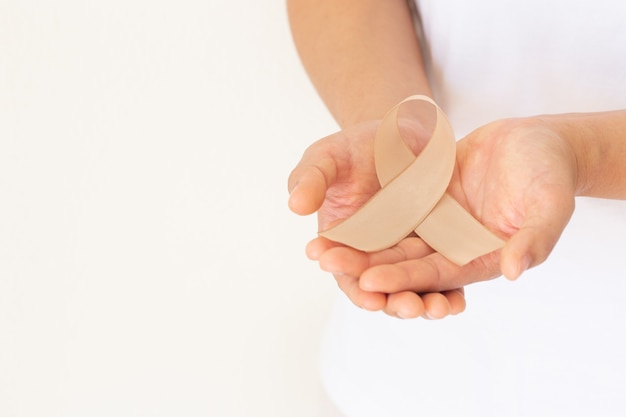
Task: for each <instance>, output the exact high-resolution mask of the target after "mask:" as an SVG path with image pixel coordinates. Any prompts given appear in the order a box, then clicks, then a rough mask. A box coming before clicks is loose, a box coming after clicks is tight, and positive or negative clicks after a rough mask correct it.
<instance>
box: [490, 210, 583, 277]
mask: <svg viewBox="0 0 626 417" xmlns="http://www.w3.org/2000/svg"><path fill="white" fill-rule="evenodd" d="M573 210H574V204H573V202H572V203H571V204H570V205H566V204H560V205H555V206H554V207H553V208H552V209H546V207H541V208H540V209H538V210H536V211H535V213H534V214H533V215H530V216H527V217H526V218H525V219H524V222H523V224H522V226H521V227H520V228H519V229H518V231H517V232H515V234H513V236H511V237H510V238H509V240H508V241H507V243H506V245H505V246H504V248H502V254H501V257H500V269H501V271H502V274H503V275H504V276H505V277H506V278H507V279H510V280H515V279H517V278H518V277H519V276H520V275H521V274H522V273H523V272H524V271H526V270H527V269H529V268H531V267H533V266H536V265H539V264H540V263H542V262H543V261H545V260H546V259H547V258H548V256H549V255H550V253H551V252H552V249H554V246H555V245H556V243H557V242H558V240H559V238H560V237H561V233H562V232H563V230H564V229H565V226H567V223H568V222H569V219H570V217H571V215H572V213H573Z"/></svg>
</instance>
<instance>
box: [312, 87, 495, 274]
mask: <svg viewBox="0 0 626 417" xmlns="http://www.w3.org/2000/svg"><path fill="white" fill-rule="evenodd" d="M412 100H421V101H424V102H428V103H430V104H432V105H433V106H434V107H435V109H436V116H437V117H436V123H435V127H434V129H433V133H432V137H431V138H430V140H429V142H428V143H427V144H426V146H425V147H424V149H423V150H422V151H421V152H420V153H419V155H417V156H416V155H414V154H413V152H412V151H411V149H409V147H408V146H407V145H406V144H405V143H404V141H403V140H402V136H401V134H400V130H399V127H398V111H399V109H400V107H401V105H402V104H404V103H406V102H408V101H412ZM374 159H375V164H376V174H377V176H378V181H379V183H380V185H381V187H382V188H381V189H380V190H379V191H378V192H377V193H376V194H375V195H374V196H373V197H372V198H371V199H370V200H368V201H367V202H366V203H365V204H364V205H363V206H362V207H360V208H359V209H358V210H357V211H356V212H355V213H354V214H353V215H352V216H350V217H348V218H347V219H345V220H344V221H342V222H341V223H339V224H337V225H336V226H334V227H332V228H331V229H328V230H326V231H323V232H321V233H320V235H321V236H323V237H325V238H327V239H330V240H333V241H336V242H340V243H343V244H345V245H348V246H351V247H353V248H356V249H359V250H362V251H366V252H374V251H378V250H382V249H386V248H389V247H391V246H393V245H395V244H396V243H398V242H399V241H400V240H402V239H403V238H405V237H406V236H408V235H409V234H410V233H411V232H413V231H415V232H416V233H417V235H418V236H419V237H420V238H422V239H423V240H424V241H425V242H426V243H427V244H428V245H429V246H430V247H432V248H433V249H434V250H436V251H437V252H439V253H441V254H442V255H443V256H445V257H446V258H447V259H449V260H450V261H452V262H454V263H456V264H457V265H465V264H466V263H468V262H470V261H472V260H474V259H476V258H478V257H480V256H482V255H485V254H487V253H489V252H492V251H494V250H496V249H499V248H501V247H502V246H503V245H504V242H503V241H502V240H501V239H500V238H498V237H497V236H496V235H494V234H493V233H491V232H490V231H489V230H488V229H487V228H486V227H485V226H483V225H482V224H481V223H480V222H479V221H478V220H476V219H475V218H474V217H472V215H471V214H470V213H468V212H467V210H465V209H464V208H463V207H462V206H461V205H460V204H459V203H458V202H457V201H456V200H455V199H454V198H453V197H451V196H450V195H449V194H447V193H446V189H447V188H448V185H449V183H450V179H451V178H452V173H453V171H454V165H455V162H456V141H455V139H454V133H453V131H452V127H451V126H450V123H449V121H448V119H447V117H446V115H445V114H444V113H443V111H442V110H441V109H440V108H439V106H437V104H436V103H435V102H434V101H433V100H432V99H430V98H429V97H426V96H411V97H408V98H406V99H405V100H403V101H402V102H400V103H398V104H397V105H396V106H394V107H393V108H392V109H391V110H390V111H389V112H388V113H387V115H385V117H384V118H383V120H382V122H381V125H380V127H379V128H378V131H377V133H376V137H375V139H374Z"/></svg>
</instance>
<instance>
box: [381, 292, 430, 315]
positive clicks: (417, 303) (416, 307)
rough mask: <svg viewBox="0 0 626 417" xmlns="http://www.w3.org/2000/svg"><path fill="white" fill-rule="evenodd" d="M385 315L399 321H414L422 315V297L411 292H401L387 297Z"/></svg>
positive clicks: (423, 310)
mask: <svg viewBox="0 0 626 417" xmlns="http://www.w3.org/2000/svg"><path fill="white" fill-rule="evenodd" d="M384 311H385V313H386V314H388V315H389V316H392V317H398V318H401V319H414V318H417V317H420V316H422V315H423V314H424V312H425V309H424V302H423V301H422V297H420V296H419V295H418V294H416V293H414V292H413V291H402V292H399V293H395V294H389V295H388V296H387V305H386V306H385V309H384Z"/></svg>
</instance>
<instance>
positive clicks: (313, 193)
mask: <svg viewBox="0 0 626 417" xmlns="http://www.w3.org/2000/svg"><path fill="white" fill-rule="evenodd" d="M377 127H378V122H369V123H364V124H360V125H357V126H355V127H353V128H350V129H347V130H344V131H341V132H338V133H336V134H334V135H331V136H328V137H326V138H324V139H321V140H320V141H318V142H316V143H314V144H313V145H312V146H310V147H309V148H308V149H307V150H306V152H305V153H304V155H303V157H302V160H301V161H300V163H299V164H298V165H297V166H296V168H295V169H294V170H293V171H292V173H291V175H290V177H289V191H290V198H289V206H290V208H291V210H293V211H294V212H295V213H297V214H301V215H306V214H311V213H314V212H316V211H317V213H318V224H319V229H320V230H325V229H327V228H329V227H330V226H331V225H332V224H333V223H336V222H337V221H340V220H342V219H344V218H346V217H348V216H350V215H351V214H352V213H354V212H355V211H356V210H357V209H358V208H359V207H360V206H361V205H363V204H364V203H365V202H366V201H367V200H368V199H369V198H370V197H371V196H372V195H374V193H376V191H378V190H379V189H380V185H379V183H378V180H377V177H376V172H375V167H374V158H373V139H374V135H375V133H376V129H377ZM403 130H405V132H412V133H413V134H406V135H405V136H406V137H407V138H411V143H409V144H410V146H412V148H414V149H416V150H419V148H420V143H421V144H423V143H425V140H427V136H426V135H425V134H424V129H421V127H420V126H418V125H417V124H415V123H413V124H412V127H411V128H409V127H408V123H407V126H405V128H404V129H403ZM407 242H410V241H407ZM407 242H403V243H401V244H400V245H399V246H398V247H399V248H401V247H402V246H403V245H404V243H407ZM422 247H423V248H424V249H425V250H427V251H428V252H432V251H431V250H430V249H429V248H428V247H426V246H425V245H422ZM330 249H333V250H334V251H333V252H332V253H333V254H335V255H336V256H334V257H333V258H336V259H338V260H340V259H341V252H340V251H341V250H342V249H343V250H347V251H348V253H349V254H354V253H355V252H354V251H353V250H351V249H349V248H347V247H345V246H343V245H340V244H337V243H334V242H331V241H329V240H326V239H323V238H318V239H315V240H314V241H313V242H312V243H311V244H309V246H308V248H307V254H308V256H309V257H310V258H311V259H314V260H319V259H320V257H321V256H322V255H323V254H325V253H326V252H327V251H329V250H330ZM337 250H339V252H337ZM394 251H395V250H394V249H392V250H390V251H389V252H386V255H385V254H383V256H377V255H372V256H368V255H366V254H364V253H362V252H358V255H361V256H363V257H364V259H367V261H368V263H367V265H366V266H367V267H369V266H372V265H377V264H379V263H380V262H384V263H390V262H397V261H399V260H400V258H398V256H397V254H398V253H399V252H394ZM394 254H395V255H394ZM387 255H390V256H391V257H390V256H387ZM363 270H364V268H359V269H358V272H359V273H357V274H356V275H352V274H349V273H344V272H342V271H336V273H334V274H333V275H334V276H335V279H336V280H337V283H338V285H339V287H340V288H341V289H342V290H343V291H344V292H345V293H346V294H347V295H348V297H349V298H350V299H351V300H352V301H353V302H354V303H355V304H356V305H358V306H360V307H362V308H365V309H368V310H385V311H386V312H387V313H388V314H391V315H394V316H400V317H405V318H408V317H418V316H421V315H423V316H425V317H431V318H441V317H444V316H446V315H448V314H456V313H460V312H461V311H463V310H464V308H465V298H464V293H463V290H462V289H448V290H449V291H443V292H441V293H439V292H425V291H421V292H420V293H419V294H417V293H416V292H414V291H403V290H400V291H394V293H393V294H387V291H366V290H364V289H362V288H361V287H360V285H359V275H360V272H362V271H363ZM331 272H333V271H331ZM395 305H401V306H404V305H406V306H407V307H406V308H402V309H399V310H395V309H394V306H395Z"/></svg>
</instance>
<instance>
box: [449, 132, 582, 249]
mask: <svg viewBox="0 0 626 417" xmlns="http://www.w3.org/2000/svg"><path fill="white" fill-rule="evenodd" d="M515 123H517V121H502V122H495V123H492V124H490V125H487V126H485V127H483V128H481V129H479V130H477V131H475V132H473V133H472V134H470V135H468V136H467V137H466V138H465V139H463V140H462V141H460V142H459V144H458V147H457V155H458V172H459V178H460V188H461V189H462V190H463V197H465V198H466V199H467V200H466V202H465V204H467V205H468V207H469V209H470V211H472V213H473V214H474V215H476V216H477V217H478V218H479V219H481V220H482V221H483V222H484V223H486V224H487V225H488V226H489V227H490V228H492V229H493V230H495V231H496V232H499V233H500V234H502V235H503V236H505V237H510V236H512V235H513V234H514V233H516V232H517V231H518V230H519V229H520V228H521V227H522V226H523V224H524V223H525V222H527V221H528V219H529V216H530V217H532V216H536V215H543V216H554V218H555V219H557V221H558V222H559V223H563V222H567V220H568V219H569V216H570V215H571V211H572V210H573V201H574V200H573V197H574V181H573V178H572V176H571V174H570V172H571V170H569V169H567V168H568V167H567V166H566V165H567V164H568V162H569V161H568V160H567V148H566V147H565V146H564V142H563V141H562V140H561V138H559V137H557V136H555V135H554V134H553V133H552V132H551V131H548V130H547V129H544V128H542V127H541V126H538V125H532V124H530V125H523V126H519V125H516V124H515ZM563 226H564V225H563Z"/></svg>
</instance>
